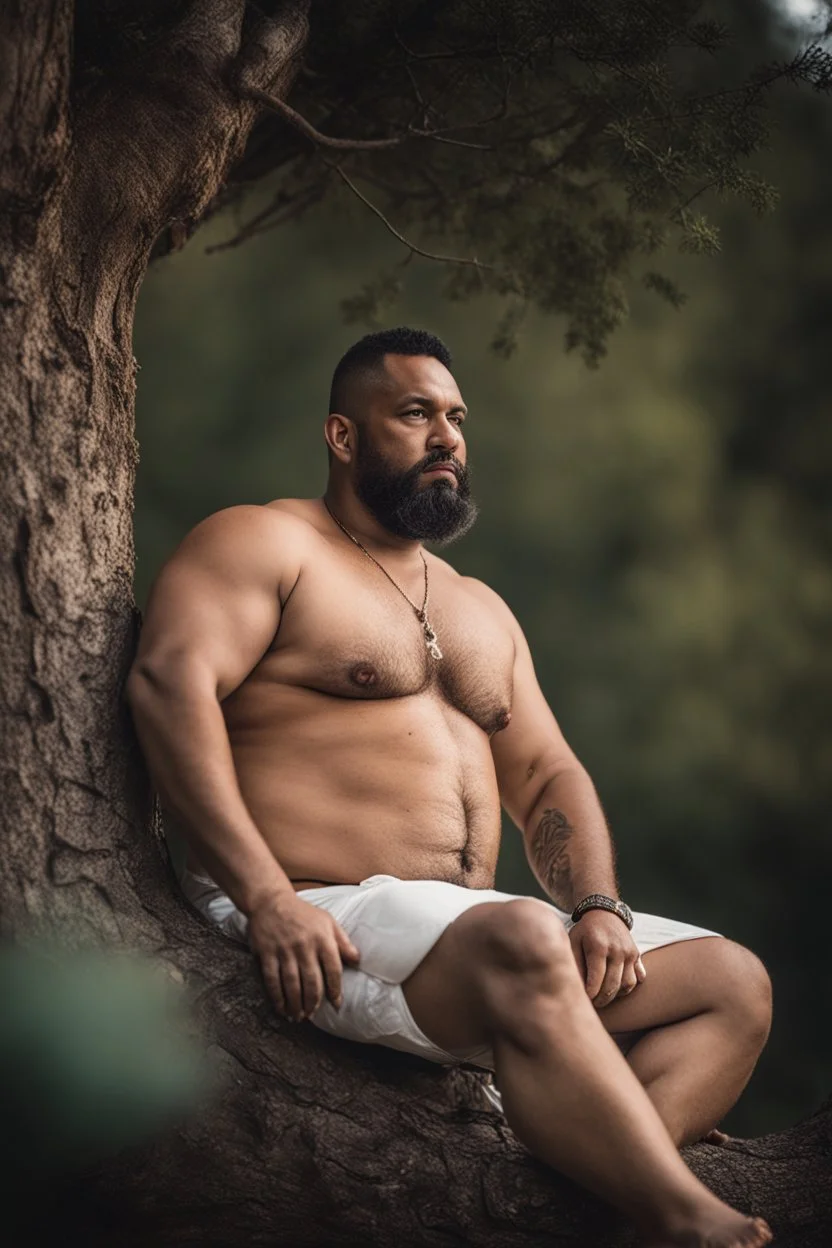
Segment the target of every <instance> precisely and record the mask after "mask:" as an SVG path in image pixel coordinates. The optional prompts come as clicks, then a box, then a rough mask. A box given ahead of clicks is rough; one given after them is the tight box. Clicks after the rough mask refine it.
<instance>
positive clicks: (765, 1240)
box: [650, 1201, 773, 1248]
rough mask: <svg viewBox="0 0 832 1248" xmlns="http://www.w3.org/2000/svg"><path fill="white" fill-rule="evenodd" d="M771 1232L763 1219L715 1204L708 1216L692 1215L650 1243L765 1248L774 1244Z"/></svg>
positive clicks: (668, 1247) (662, 1247)
mask: <svg viewBox="0 0 832 1248" xmlns="http://www.w3.org/2000/svg"><path fill="white" fill-rule="evenodd" d="M772 1238H773V1236H772V1233H771V1228H770V1226H769V1225H768V1223H767V1222H765V1221H764V1220H763V1219H762V1218H748V1217H746V1216H745V1215H744V1214H742V1213H737V1211H736V1209H731V1208H730V1207H729V1206H728V1205H724V1204H723V1203H722V1201H715V1203H714V1207H713V1208H709V1209H708V1211H707V1212H702V1213H700V1214H696V1215H693V1216H692V1217H691V1218H690V1220H689V1221H688V1222H687V1224H686V1225H678V1224H677V1226H676V1228H675V1229H674V1230H673V1231H671V1232H670V1233H669V1234H668V1233H665V1234H664V1235H660V1236H659V1237H658V1238H656V1239H653V1240H651V1241H650V1245H651V1248H762V1245H763V1244H770V1243H771V1241H772Z"/></svg>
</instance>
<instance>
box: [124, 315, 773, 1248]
mask: <svg viewBox="0 0 832 1248" xmlns="http://www.w3.org/2000/svg"><path fill="white" fill-rule="evenodd" d="M449 365H450V357H449V355H448V353H447V350H446V348H445V347H444V346H443V344H442V343H441V342H439V341H438V340H437V339H435V338H433V337H432V336H431V335H428V334H425V333H423V332H421V331H413V330H404V329H399V330H389V331H385V332H383V333H381V334H373V335H368V337H367V338H365V339H362V340H361V342H360V343H357V344H356V345H355V347H353V348H351V350H350V351H349V352H348V353H347V354H346V356H345V357H344V358H343V360H342V361H341V362H340V364H339V365H338V368H337V369H336V373H335V377H334V379H333V388H332V397H331V402H330V415H329V417H328V418H327V420H326V424H325V436H326V443H327V447H328V454H329V463H330V472H329V481H328V484H327V489H326V493H325V495H324V497H323V498H322V499H319V498H316V499H279V500H276V501H274V502H272V503H269V504H268V505H266V506H239V507H231V508H229V509H228V510H227V511H222V512H219V513H217V514H216V515H213V516H211V517H209V518H208V519H207V520H205V521H203V523H201V524H199V525H198V526H197V527H196V529H194V531H193V532H192V533H191V534H189V536H188V537H187V538H186V539H185V541H184V542H183V543H182V545H181V546H180V548H179V549H178V550H177V551H176V553H175V554H174V555H173V557H172V558H171V560H170V561H169V562H168V563H167V565H166V566H165V568H164V569H163V570H162V572H161V574H160V576H159V578H158V580H157V581H156V584H155V586H154V589H153V593H152V595H151V599H150V603H149V606H148V611H147V618H146V622H145V626H144V629H143V632H142V637H141V644H140V647H139V652H138V655H137V658H136V661H135V664H134V666H133V670H132V672H131V675H130V678H129V682H128V697H129V701H130V705H131V708H132V710H133V714H134V717H135V722H136V725H137V729H138V733H139V736H140V739H141V742H142V747H143V749H144V751H145V754H146V756H147V759H148V763H149V766H150V769H151V772H152V775H153V777H154V780H155V782H156V784H157V787H158V789H159V792H160V794H161V797H162V801H163V805H164V806H165V809H166V810H167V811H169V812H171V814H172V816H173V817H174V818H175V819H176V821H177V822H178V823H179V824H180V826H181V827H182V828H183V829H184V830H185V834H186V839H187V841H188V845H189V858H188V864H187V869H186V871H185V873H184V876H183V887H184V888H185V891H186V894H187V895H188V896H189V897H190V898H191V900H192V901H193V902H194V904H195V905H197V906H198V908H200V909H201V910H202V911H203V913H205V914H206V915H207V916H208V917H209V918H211V919H213V920H214V921H216V922H217V923H219V924H220V925H221V926H222V927H223V928H224V930H225V931H227V932H230V933H232V934H234V933H237V934H238V935H240V936H243V935H247V938H248V940H249V942H250V945H251V948H252V950H253V951H254V953H255V954H256V955H257V957H258V958H259V960H260V966H261V968H262V973H263V978H264V981H265V984H266V987H267V989H268V991H269V993H270V994H271V996H272V998H273V1000H274V1002H275V1005H276V1007H277V1009H278V1010H279V1011H280V1012H281V1013H283V1014H285V1015H286V1016H287V1017H289V1018H291V1019H294V1020H295V1021H300V1020H301V1019H311V1020H312V1021H313V1022H314V1023H316V1024H317V1025H318V1026H320V1027H323V1028H324V1029H325V1030H327V1031H330V1032H333V1033H334V1034H336V1035H340V1036H345V1037H348V1038H350V1039H353V1040H363V1041H366V1042H371V1043H380V1044H386V1045H388V1046H390V1047H394V1048H400V1049H406V1050H409V1051H410V1052H414V1053H420V1054H422V1055H423V1056H424V1057H426V1058H428V1059H429V1060H432V1061H439V1062H453V1061H460V1060H466V1061H473V1062H475V1063H478V1064H480V1065H482V1066H483V1067H485V1068H491V1069H493V1070H494V1071H495V1077H496V1082H497V1084H498V1086H499V1089H500V1091H501V1093H502V1098H503V1107H504V1112H505V1115H506V1118H507V1120H508V1122H509V1124H510V1125H511V1127H512V1128H513V1129H514V1131H515V1133H516V1134H517V1136H518V1138H519V1139H520V1140H522V1141H523V1142H524V1143H525V1144H526V1146H527V1147H528V1148H529V1149H530V1150H531V1151H532V1152H533V1153H535V1154H536V1155H537V1156H538V1157H539V1158H541V1159H542V1160H543V1161H545V1162H547V1163H549V1164H550V1165H552V1166H553V1167H555V1168H557V1169H558V1170H560V1171H562V1172H563V1173H565V1174H568V1175H569V1176H571V1177H572V1178H573V1179H575V1180H576V1181H577V1182H579V1183H582V1184H584V1185H585V1186H586V1187H587V1188H589V1189H591V1190H592V1191H594V1192H596V1193H597V1194H599V1195H601V1196H602V1197H604V1198H606V1199H607V1200H609V1201H610V1202H612V1203H613V1204H614V1205H616V1206H617V1207H618V1208H619V1209H621V1210H622V1211H624V1212H626V1213H627V1214H629V1215H630V1216H631V1217H632V1218H633V1219H634V1220H635V1221H636V1223H637V1224H638V1225H639V1226H640V1227H641V1229H642V1230H643V1232H644V1233H645V1234H646V1236H647V1237H648V1239H649V1242H650V1243H652V1244H655V1245H682V1244H684V1245H687V1246H688V1248H706V1246H707V1248H733V1246H735V1245H753V1246H756V1245H758V1244H764V1243H768V1242H769V1241H770V1238H771V1232H770V1231H769V1228H768V1227H767V1226H766V1224H765V1223H764V1222H763V1221H762V1220H761V1219H759V1218H752V1217H749V1216H745V1215H743V1214H741V1213H738V1212H737V1211H735V1210H733V1209H731V1208H729V1207H728V1206H727V1205H725V1204H723V1203H722V1202H721V1201H719V1200H717V1198H716V1197H715V1196H714V1195H713V1194H712V1193H711V1192H709V1191H708V1190H707V1189H706V1188H705V1187H704V1186H703V1185H702V1184H701V1183H700V1182H699V1181H698V1180H697V1179H696V1178H695V1177H694V1175H693V1174H692V1173H691V1172H690V1170H689V1169H688V1168H687V1166H686V1165H685V1164H684V1162H683V1160H682V1158H681V1156H680V1154H679V1151H678V1146H679V1145H681V1144H683V1143H686V1142H690V1141H692V1140H696V1139H699V1138H701V1137H702V1135H703V1134H704V1133H706V1132H708V1131H710V1130H712V1129H713V1128H714V1127H715V1125H716V1123H717V1122H718V1121H719V1120H720V1118H721V1117H722V1116H723V1115H724V1114H725V1113H726V1111H727V1110H728V1109H729V1108H730V1107H731V1106H732V1105H733V1104H734V1102H735V1101H736V1099H737V1097H738V1096H739V1094H740V1092H741V1090H742V1088H743V1087H744V1086H745V1084H746V1082H747V1081H748V1079H749V1077H750V1075H751V1072H752V1070H753V1068H754V1065H755V1063H756V1060H757V1058H758V1056H759V1054H760V1051H761V1049H762V1047H763V1045H764V1043H765V1039H766V1036H767V1034H768V1029H769V1025H770V1010H771V1004H770V985H769V981H768V977H767V975H766V972H765V970H764V968H763V966H762V964H761V963H760V962H759V960H758V959H757V958H756V957H755V956H754V955H753V954H752V953H749V952H748V950H746V949H743V948H742V947H740V946H738V945H736V944H734V943H733V942H731V941H729V940H726V939H724V938H722V937H719V936H716V934H715V933H711V932H708V931H706V930H705V929H703V928H695V927H690V926H688V925H685V924H681V923H675V922H674V921H673V920H668V919H661V918H657V917H655V916H652V915H645V914H636V915H635V916H631V914H630V912H629V910H628V909H627V908H626V907H625V906H623V905H622V904H621V903H620V902H619V899H618V893H617V885H616V878H615V870H614V861H613V852H612V848H611V843H610V837H609V833H608V831H607V828H606V825H605V821H604V817H603V813H602V811H601V807H600V804H599V802H598V798H597V796H596V794H595V791H594V789H593V786H592V782H591V781H590V778H589V776H588V775H587V773H586V771H585V770H584V768H583V767H582V766H581V764H580V763H579V761H578V760H577V758H576V757H575V755H574V754H573V753H572V751H571V750H570V748H569V746H568V745H567V743H566V741H565V740H564V738H563V736H562V734H561V732H560V729H559V727H558V725H557V723H556V722H555V719H554V717H553V716H552V713H551V711H550V710H549V708H548V706H547V704H546V702H545V700H544V698H543V695H542V693H541V691H540V689H539V687H538V684H537V681H536V679H535V675H534V669H533V666H532V660H531V656H530V654H529V649H528V646H527V644H526V641H525V638H524V637H523V633H522V632H521V629H520V626H519V625H518V623H517V621H516V619H515V618H514V616H513V615H512V613H511V611H510V610H509V609H508V607H507V606H506V604H505V603H504V602H503V601H502V600H501V599H500V598H499V597H498V595H497V594H495V593H494V592H493V591H492V590H491V589H489V588H488V587H487V586H486V585H484V584H482V583H481V582H479V581H477V580H474V579H473V578H471V577H466V576H460V575H459V574H458V573H457V572H455V571H454V569H453V568H452V567H451V566H450V565H449V564H448V563H446V562H445V561H444V560H442V559H440V558H438V557H437V556H436V555H435V554H433V553H428V552H426V551H425V550H424V549H423V546H422V543H423V541H431V542H442V541H448V540H450V539H451V538H453V537H454V536H459V535H460V534H461V533H463V532H465V531H467V529H468V528H469V527H470V525H471V524H472V523H473V520H474V518H475V515H476V508H475V506H474V503H473V501H472V498H471V493H470V484H469V477H468V470H467V468H466V449H465V438H464V431H463V425H464V421H465V417H466V409H465V405H464V403H463V401H462V398H461V396H460V393H459V390H458V388H457V385H456V382H455V381H454V378H453V376H452V374H451V372H450V368H449ZM501 802H502V804H503V805H504V806H505V808H506V810H507V811H508V813H509V815H510V816H511V818H512V819H513V820H514V822H515V823H516V824H517V826H518V828H519V829H520V830H521V832H522V834H523V838H524V843H525V848H526V853H527V856H528V859H529V863H530V865H531V868H532V870H533V871H534V873H535V875H536V876H537V878H538V880H539V881H540V883H541V885H542V886H543V888H544V890H545V891H546V892H547V894H548V895H549V896H550V897H551V898H552V901H553V902H554V903H555V904H553V905H550V904H547V903H546V902H542V901H540V900H536V899H533V898H528V897H511V896H509V895H508V894H505V893H500V892H496V891H494V889H493V883H494V868H495V864H496V861H497V850H498V846H499V840H500V804H501ZM588 898H589V899H590V900H589V901H588V902H587V901H586V899H588ZM582 902H586V905H584V906H583V907H580V911H579V913H578V914H576V915H575V920H576V921H575V922H574V923H573V922H572V919H571V917H570V916H571V915H572V913H573V911H574V910H575V908H578V907H579V906H580V903H582ZM622 1050H624V1051H625V1052H626V1056H625V1055H624V1052H622Z"/></svg>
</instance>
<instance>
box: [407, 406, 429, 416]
mask: <svg viewBox="0 0 832 1248" xmlns="http://www.w3.org/2000/svg"><path fill="white" fill-rule="evenodd" d="M424 414H425V409H424V408H423V407H410V408H408V410H407V411H406V412H402V415H403V416H424Z"/></svg>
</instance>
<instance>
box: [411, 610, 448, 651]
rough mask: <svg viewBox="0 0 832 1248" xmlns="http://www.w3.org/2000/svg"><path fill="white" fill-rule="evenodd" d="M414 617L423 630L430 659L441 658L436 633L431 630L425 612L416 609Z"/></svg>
mask: <svg viewBox="0 0 832 1248" xmlns="http://www.w3.org/2000/svg"><path fill="white" fill-rule="evenodd" d="M416 617H417V619H418V620H419V623H420V624H421V625H422V629H423V630H424V634H425V645H426V646H427V650H428V654H429V655H430V657H431V658H432V659H441V658H442V651H441V650H440V649H439V642H438V641H437V639H436V633H435V632H434V631H433V629H432V628H431V626H430V624H429V622H428V617H427V614H426V613H425V612H424V611H417V612H416Z"/></svg>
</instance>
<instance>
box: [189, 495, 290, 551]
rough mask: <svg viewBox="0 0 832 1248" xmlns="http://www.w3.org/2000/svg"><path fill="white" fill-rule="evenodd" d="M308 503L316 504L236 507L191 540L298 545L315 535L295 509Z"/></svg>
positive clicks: (217, 514) (214, 515) (203, 524)
mask: <svg viewBox="0 0 832 1248" xmlns="http://www.w3.org/2000/svg"><path fill="white" fill-rule="evenodd" d="M307 501H309V502H312V500H311V499H310V500H306V499H274V500H273V501H272V502H270V503H235V504H233V505H232V506H230V507H223V508H221V509H220V510H219V511H214V512H211V514H210V515H208V516H206V517H205V519H204V520H201V521H200V522H199V524H197V525H196V526H195V527H194V528H193V529H192V530H191V533H190V535H189V536H190V537H191V538H196V539H198V540H200V539H201V540H204V541H207V542H211V541H212V540H214V541H223V540H228V541H244V542H245V541H250V540H252V539H255V540H256V539H257V538H258V537H260V538H265V539H272V540H282V541H283V542H286V541H289V542H292V543H293V544H294V543H295V542H297V541H301V540H303V539H304V538H306V537H308V536H311V535H312V532H313V528H312V525H311V524H310V522H309V520H308V519H306V518H304V516H303V514H302V513H301V512H300V511H296V510H295V509H294V508H293V507H292V506H291V504H293V503H296V502H297V503H304V502H307ZM284 504H285V505H284Z"/></svg>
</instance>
